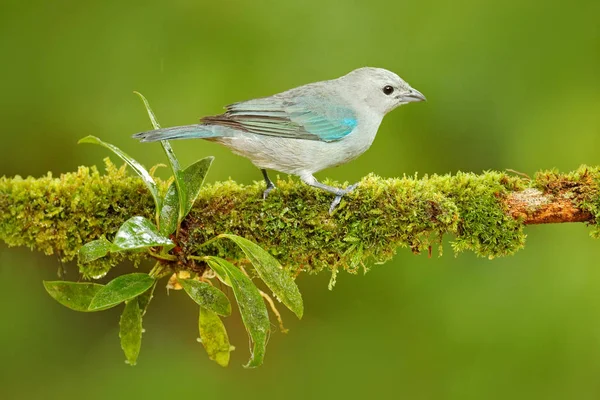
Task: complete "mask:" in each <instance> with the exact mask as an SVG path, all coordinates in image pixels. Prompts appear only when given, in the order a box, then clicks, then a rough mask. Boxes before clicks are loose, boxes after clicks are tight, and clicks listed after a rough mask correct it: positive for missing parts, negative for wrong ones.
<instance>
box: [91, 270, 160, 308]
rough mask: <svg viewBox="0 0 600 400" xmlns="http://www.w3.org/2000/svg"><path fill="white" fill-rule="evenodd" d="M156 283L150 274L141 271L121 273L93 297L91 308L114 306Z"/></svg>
mask: <svg viewBox="0 0 600 400" xmlns="http://www.w3.org/2000/svg"><path fill="white" fill-rule="evenodd" d="M153 284H154V279H153V278H152V277H151V276H150V275H148V274H142V273H139V272H136V273H133V274H127V275H121V276H119V277H117V278H115V279H113V280H112V281H110V282H108V283H107V284H106V285H105V286H103V287H102V288H101V289H100V290H98V292H97V293H96V295H95V296H94V298H93V299H92V301H91V303H90V306H89V309H90V310H91V311H96V310H97V309H100V308H108V307H114V306H116V305H117V304H119V303H122V302H124V301H127V300H130V299H132V298H134V297H136V296H139V295H140V294H142V293H144V292H145V291H146V290H148V289H150V287H152V285H153Z"/></svg>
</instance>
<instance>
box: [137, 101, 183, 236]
mask: <svg viewBox="0 0 600 400" xmlns="http://www.w3.org/2000/svg"><path fill="white" fill-rule="evenodd" d="M133 93H135V94H137V95H138V96H139V97H140V99H141V100H142V102H143V103H144V107H145V108H146V112H147V113H148V117H149V118H150V122H151V123H152V127H153V128H154V129H160V124H159V123H158V121H157V119H156V115H155V114H154V111H152V108H151V107H150V103H148V100H147V99H146V97H144V95H143V94H141V93H139V92H133ZM160 144H161V145H162V148H163V150H164V151H165V154H166V155H167V158H168V159H169V164H170V166H171V171H172V172H173V176H174V177H175V180H174V182H173V183H172V184H171V186H169V189H168V191H167V195H166V196H165V203H163V205H162V208H161V210H160V223H159V226H160V228H161V229H160V231H161V232H162V233H163V234H166V235H170V234H171V233H173V232H175V230H176V229H177V225H178V224H179V223H180V222H181V221H182V220H183V216H184V215H185V214H184V209H185V205H186V204H187V198H186V193H187V190H186V188H185V186H184V185H185V183H184V180H183V179H182V170H181V167H180V166H179V160H178V159H177V157H176V156H175V152H174V151H173V148H172V147H171V144H170V143H169V141H168V140H161V141H160ZM180 193H181V195H180ZM167 201H168V203H166V202H167ZM165 207H166V209H164V208H165ZM163 214H164V215H163ZM173 218H174V220H173Z"/></svg>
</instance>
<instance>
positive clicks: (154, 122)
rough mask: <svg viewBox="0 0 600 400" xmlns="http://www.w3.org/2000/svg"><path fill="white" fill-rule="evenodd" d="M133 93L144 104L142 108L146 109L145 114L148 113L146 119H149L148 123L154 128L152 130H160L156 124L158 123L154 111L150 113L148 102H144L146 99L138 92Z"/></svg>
mask: <svg viewBox="0 0 600 400" xmlns="http://www.w3.org/2000/svg"><path fill="white" fill-rule="evenodd" d="M133 93H135V94H137V95H138V96H139V98H140V99H141V100H142V102H143V103H144V107H145V108H146V112H147V113H148V118H150V123H152V126H153V127H154V129H160V125H159V124H158V121H157V120H156V116H155V115H154V111H152V108H150V103H148V100H146V97H144V95H143V94H141V93H140V92H136V91H135V90H134V91H133Z"/></svg>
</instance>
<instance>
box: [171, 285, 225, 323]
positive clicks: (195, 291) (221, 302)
mask: <svg viewBox="0 0 600 400" xmlns="http://www.w3.org/2000/svg"><path fill="white" fill-rule="evenodd" d="M178 281H179V284H180V285H181V286H182V287H183V289H184V290H185V291H186V293H187V294H188V295H189V296H190V297H191V298H192V300H194V301H195V302H196V303H198V304H199V305H200V306H202V307H204V308H206V309H208V310H211V311H212V312H215V313H217V314H219V315H224V316H228V315H231V303H229V299H228V298H227V296H225V293H223V292H222V291H220V290H219V289H217V288H216V287H214V286H212V285H210V284H208V283H205V282H200V281H196V280H194V279H178Z"/></svg>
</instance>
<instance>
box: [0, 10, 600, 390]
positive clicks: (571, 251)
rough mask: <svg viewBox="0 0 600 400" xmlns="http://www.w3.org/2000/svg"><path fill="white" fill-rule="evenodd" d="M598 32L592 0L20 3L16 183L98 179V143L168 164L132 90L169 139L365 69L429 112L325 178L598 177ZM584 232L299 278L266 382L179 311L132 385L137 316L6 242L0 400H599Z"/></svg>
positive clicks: (10, 75)
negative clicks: (102, 303) (129, 340)
mask: <svg viewBox="0 0 600 400" xmlns="http://www.w3.org/2000/svg"><path fill="white" fill-rule="evenodd" d="M598 15H600V3H599V2H598V1H597V0H573V1H569V2H567V1H562V2H561V1H550V2H548V1H541V0H539V1H533V0H518V1H517V0H509V1H502V2H491V1H490V2H487V1H469V0H456V1H446V2H444V1H435V0H424V1H420V2H416V1H414V2H404V1H395V2H391V1H383V0H370V1H364V2H359V1H341V0H340V1H327V0H310V1H303V2H300V1H298V2H292V1H282V0H278V1H274V0H271V1H263V2H260V1H252V2H251V1H247V2H241V1H210V2H203V1H186V0H171V1H168V2H166V1H165V2H148V1H128V2H125V1H115V0H109V1H97V0H93V1H54V2H50V1H40V0H33V1H16V0H3V1H2V3H1V5H0V57H1V62H0V121H1V124H2V128H1V130H0V132H1V133H0V135H1V138H2V142H1V143H2V144H1V146H0V175H8V176H12V175H16V174H20V175H24V176H25V175H34V176H40V175H43V174H45V173H46V172H47V171H49V170H50V171H53V173H55V174H56V175H58V174H60V173H62V172H68V171H73V170H75V169H76V168H77V166H78V165H82V164H85V165H91V164H99V165H100V164H101V163H102V158H103V157H105V156H107V155H108V152H107V151H106V150H105V149H102V148H100V147H94V146H88V145H82V146H78V145H77V144H76V142H77V140H78V139H79V138H81V137H83V136H86V135H90V134H91V135H95V136H98V137H100V138H102V139H104V140H106V141H109V142H111V143H114V144H116V145H117V146H119V147H121V148H122V149H123V150H124V151H126V152H127V153H129V154H130V155H132V156H134V157H135V158H137V159H138V160H140V161H141V162H142V163H144V164H145V165H153V164H156V163H159V162H165V159H164V155H163V154H162V151H161V149H160V146H159V145H158V144H139V143H136V142H135V141H134V140H132V139H131V138H130V136H131V134H133V133H135V132H139V131H142V130H147V129H149V127H150V126H149V122H148V120H147V117H146V115H145V112H144V110H143V107H142V105H141V103H140V101H139V99H138V98H137V97H135V96H134V95H133V94H132V91H133V90H138V91H141V92H142V93H143V94H145V95H146V96H147V97H148V99H149V101H150V103H151V104H152V106H153V108H154V110H155V112H156V113H157V116H158V118H159V121H160V122H161V123H162V124H163V125H165V126H169V125H177V124H187V123H193V122H195V121H196V120H197V119H198V118H199V117H201V116H203V115H209V114H215V113H219V112H221V110H222V106H224V105H226V104H228V103H231V102H235V101H240V100H245V99H249V98H254V97H260V96H265V95H270V94H273V93H276V92H279V91H282V90H285V89H289V88H291V87H294V86H298V85H301V84H304V83H308V82H312V81H318V80H323V79H329V78H334V77H337V76H340V75H343V74H345V73H347V72H349V71H350V70H352V69H354V68H357V67H362V66H367V65H368V66H378V67H384V68H387V69H390V70H393V71H395V72H397V73H398V74H399V75H400V76H402V77H403V78H404V79H405V80H407V81H408V82H409V83H410V84H411V85H412V86H413V87H415V88H417V89H418V90H420V91H422V92H423V93H424V94H425V95H426V96H427V98H428V100H429V101H428V102H427V103H418V104H410V105H408V106H404V107H402V108H400V109H399V110H396V111H394V112H393V113H391V114H390V115H389V116H387V117H386V119H385V120H384V122H383V124H382V126H381V128H380V130H379V134H378V137H377V139H376V141H375V143H374V144H373V146H372V148H371V149H370V150H369V151H368V152H367V153H365V154H364V155H363V156H361V157H360V158H359V159H357V160H355V161H354V162H352V163H351V164H349V165H344V166H341V167H339V168H336V169H332V170H327V171H323V172H321V173H319V174H318V176H317V177H318V178H324V177H329V178H333V179H337V180H339V181H345V180H347V181H351V182H353V181H356V180H358V179H360V178H361V177H362V176H364V175H366V174H368V173H369V172H375V173H377V174H379V175H382V176H401V175H402V174H405V173H406V174H410V175H412V174H414V173H415V172H418V173H419V174H424V173H448V172H456V171H459V170H462V171H473V172H481V171H483V170H487V169H505V168H512V169H515V170H518V171H522V172H525V173H529V174H531V173H533V172H534V171H535V170H538V169H546V168H553V167H557V168H559V169H560V170H563V171H565V170H572V169H575V168H576V167H578V166H579V165H580V164H583V163H587V164H591V165H598V164H600V152H599V148H600V120H599V119H600V117H599V114H600V113H599V111H600V98H599V92H600V72H599V71H600V38H599V23H598ZM173 145H174V148H175V150H176V152H177V154H178V155H179V156H180V158H181V159H182V161H183V162H184V163H185V164H187V163H190V162H192V161H194V160H196V159H199V158H201V157H204V156H207V155H214V156H216V161H215V163H214V164H213V167H212V169H211V171H210V173H209V176H208V178H207V181H208V182H214V181H218V180H223V179H227V178H228V177H231V178H233V179H235V180H236V181H238V182H243V183H249V182H251V181H253V180H258V179H260V173H259V171H258V170H257V169H255V168H254V167H253V166H252V165H251V164H250V162H249V161H247V160H245V159H243V158H240V157H237V156H235V155H233V154H231V153H230V152H229V151H228V150H227V149H225V148H222V147H219V146H218V145H216V144H213V143H208V142H202V141H195V142H194V141H192V142H175V143H173ZM113 159H114V158H113ZM163 173H164V172H163ZM274 195H277V194H276V193H274ZM588 232H589V230H588V229H587V228H586V227H585V226H584V225H583V224H573V225H562V226H559V225H557V226H539V227H529V228H527V234H528V241H527V245H526V248H525V249H524V250H522V251H520V252H518V253H517V254H516V255H515V256H512V257H508V258H504V259H497V260H493V261H490V260H487V259H478V258H476V257H475V256H473V255H472V254H461V255H460V256H459V257H454V256H453V255H452V252H451V249H450V247H449V245H448V244H447V243H446V245H445V253H446V254H445V255H444V256H443V257H441V258H437V257H433V258H427V256H426V255H421V256H414V255H412V254H411V253H410V252H409V251H408V250H401V251H399V253H398V255H397V256H396V257H395V259H394V260H393V261H392V262H388V263H387V264H385V265H384V266H374V267H373V269H372V270H371V271H370V272H369V273H368V274H367V275H365V276H362V275H360V276H351V275H348V274H346V273H342V274H340V275H339V276H338V283H337V286H336V288H335V290H333V291H332V292H330V291H328V290H327V283H328V280H329V276H327V274H322V275H319V276H309V275H302V276H300V278H299V279H298V283H299V285H300V288H301V290H302V292H303V294H304V298H305V306H306V307H305V309H306V311H305V317H304V319H303V320H302V321H297V320H295V317H294V316H293V315H292V314H291V313H290V312H287V311H285V312H284V318H285V322H286V325H287V327H288V328H290V329H291V330H290V333H289V334H288V335H283V334H281V333H279V331H278V330H277V329H276V327H274V329H273V333H272V335H271V338H270V342H269V346H268V348H267V357H266V360H265V365H264V366H263V367H261V368H259V369H257V370H245V369H243V368H242V367H241V365H242V364H243V363H245V362H246V360H247V358H248V349H247V338H246V335H245V332H244V329H243V326H242V325H241V322H240V321H239V317H238V316H234V317H232V318H229V319H228V320H227V321H226V323H227V326H228V329H229V332H230V336H231V340H232V342H233V344H234V345H236V347H237V350H236V351H235V352H234V353H232V362H231V365H230V367H229V368H227V369H222V368H220V367H218V366H217V365H216V364H214V363H213V362H211V361H209V360H208V358H207V357H206V355H205V352H204V350H203V349H202V347H201V346H200V345H199V344H198V343H197V342H196V337H197V326H196V324H197V322H196V319H197V307H196V306H195V305H194V304H193V303H192V302H191V301H189V300H188V299H186V298H185V295H183V294H182V293H179V292H177V293H171V295H170V296H167V295H166V293H165V291H164V290H160V293H159V294H158V296H157V297H156V298H155V300H154V302H153V304H152V305H151V307H150V310H149V312H148V314H147V315H146V318H145V323H144V325H145V328H146V333H145V335H144V339H143V346H142V353H141V356H140V358H139V360H138V366H136V367H135V368H131V367H129V366H127V365H126V364H125V363H124V362H123V360H124V356H123V355H122V353H121V350H120V347H119V340H118V332H117V329H118V325H117V321H118V316H119V312H120V310H119V309H113V310H110V311H106V312H102V313H93V314H83V313H76V312H73V311H70V310H68V309H66V308H63V307H61V306H60V305H59V304H58V303H56V302H55V301H53V300H52V299H50V297H49V296H47V294H46V293H45V292H44V289H43V287H42V284H41V281H42V279H47V280H53V279H55V278H56V271H57V269H58V268H59V266H60V265H59V262H58V261H57V259H56V258H55V257H45V256H43V255H40V254H37V253H31V252H29V251H28V250H27V249H8V248H7V247H6V246H5V245H0V316H1V319H2V323H1V328H0V398H3V399H13V398H23V399H27V398H31V399H37V398H45V399H59V398H60V399H81V398H86V399H104V398H113V399H120V398H167V397H169V398H184V397H185V398H203V399H209V398H211V399H212V398H263V399H269V398H277V399H281V398H289V399H304V398H315V399H320V398H334V397H335V398H383V397H388V398H392V397H393V398H406V399H598V398H600V262H599V258H600V242H598V241H594V240H592V239H591V238H589V236H588ZM66 268H67V270H68V271H69V275H68V277H69V278H70V279H77V274H76V268H75V266H74V265H67V266H66ZM128 268H130V267H129V266H123V267H122V269H121V271H125V270H126V269H128Z"/></svg>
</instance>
